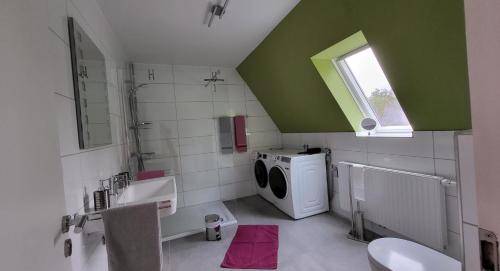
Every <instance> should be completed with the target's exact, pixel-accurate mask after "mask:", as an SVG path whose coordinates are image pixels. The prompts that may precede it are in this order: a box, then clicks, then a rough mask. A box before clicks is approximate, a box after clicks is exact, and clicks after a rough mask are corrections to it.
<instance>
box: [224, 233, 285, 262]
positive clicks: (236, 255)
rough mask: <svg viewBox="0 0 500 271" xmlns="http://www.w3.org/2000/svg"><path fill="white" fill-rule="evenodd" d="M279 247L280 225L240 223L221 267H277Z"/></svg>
mask: <svg viewBox="0 0 500 271" xmlns="http://www.w3.org/2000/svg"><path fill="white" fill-rule="evenodd" d="M278 247H279V228H278V225H240V226H238V230H237V231H236V235H235V236H234V238H233V241H232V242H231V245H230V246H229V249H228V250H227V252H226V256H225V257H224V261H223V262H222V264H221V267H224V268H236V269H276V268H278Z"/></svg>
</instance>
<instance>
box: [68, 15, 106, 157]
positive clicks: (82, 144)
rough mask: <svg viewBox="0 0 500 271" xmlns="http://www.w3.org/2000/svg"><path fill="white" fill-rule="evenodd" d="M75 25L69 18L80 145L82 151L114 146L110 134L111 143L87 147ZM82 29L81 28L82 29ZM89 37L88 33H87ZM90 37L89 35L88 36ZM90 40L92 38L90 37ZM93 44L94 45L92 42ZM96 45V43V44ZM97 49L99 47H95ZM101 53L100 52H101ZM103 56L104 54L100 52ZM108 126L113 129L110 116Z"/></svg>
mask: <svg viewBox="0 0 500 271" xmlns="http://www.w3.org/2000/svg"><path fill="white" fill-rule="evenodd" d="M75 25H78V24H77V22H76V20H75V19H74V18H73V17H68V33H69V37H68V40H69V47H70V54H71V71H72V72H71V73H72V76H73V90H74V99H75V108H76V124H77V130H78V145H79V147H80V149H81V150H85V149H92V148H96V147H102V146H107V145H112V144H113V137H112V135H111V134H110V137H109V143H105V144H100V145H95V146H92V145H90V144H88V145H86V144H85V138H84V136H85V135H84V131H83V120H82V108H81V104H80V102H81V101H80V98H81V96H80V84H79V83H80V78H79V71H78V57H77V51H76V41H75V39H76V32H75ZM80 28H81V27H80ZM85 35H87V33H85ZM87 37H88V35H87ZM89 39H90V37H89ZM92 43H94V42H93V41H92ZM94 45H95V43H94ZM95 46H96V47H97V45H95ZM99 51H100V50H99ZM100 53H101V55H103V54H102V52H100ZM103 61H104V62H106V59H105V57H104V55H103ZM106 91H108V86H107V83H106ZM107 96H108V93H106V97H107ZM106 101H107V103H108V104H107V107H108V109H109V99H108V98H107V99H106ZM107 124H108V127H109V128H110V129H111V121H110V119H109V116H107Z"/></svg>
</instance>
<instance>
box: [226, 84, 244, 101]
mask: <svg viewBox="0 0 500 271" xmlns="http://www.w3.org/2000/svg"><path fill="white" fill-rule="evenodd" d="M225 87H226V88H227V98H228V100H229V101H230V102H244V101H245V100H246V98H245V86H244V85H225Z"/></svg>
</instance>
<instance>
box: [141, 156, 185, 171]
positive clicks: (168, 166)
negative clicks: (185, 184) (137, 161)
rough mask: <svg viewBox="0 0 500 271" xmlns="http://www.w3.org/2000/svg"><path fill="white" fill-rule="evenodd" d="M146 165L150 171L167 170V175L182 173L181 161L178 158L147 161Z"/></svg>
mask: <svg viewBox="0 0 500 271" xmlns="http://www.w3.org/2000/svg"><path fill="white" fill-rule="evenodd" d="M144 165H145V167H146V168H147V169H148V170H165V172H166V174H167V175H176V174H179V173H180V160H179V158H178V157H166V158H161V159H152V160H146V161H144Z"/></svg>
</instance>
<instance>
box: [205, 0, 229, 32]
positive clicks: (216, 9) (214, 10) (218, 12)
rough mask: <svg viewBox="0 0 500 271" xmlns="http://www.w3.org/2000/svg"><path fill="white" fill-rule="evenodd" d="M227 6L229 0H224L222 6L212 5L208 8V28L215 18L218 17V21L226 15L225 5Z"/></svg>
mask: <svg viewBox="0 0 500 271" xmlns="http://www.w3.org/2000/svg"><path fill="white" fill-rule="evenodd" d="M228 4H229V0H226V2H225V3H224V5H223V6H221V5H219V4H214V5H212V7H211V8H210V19H209V21H208V27H211V26H212V23H213V21H214V17H215V16H219V19H222V16H223V15H224V14H225V13H226V8H227V5H228Z"/></svg>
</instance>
